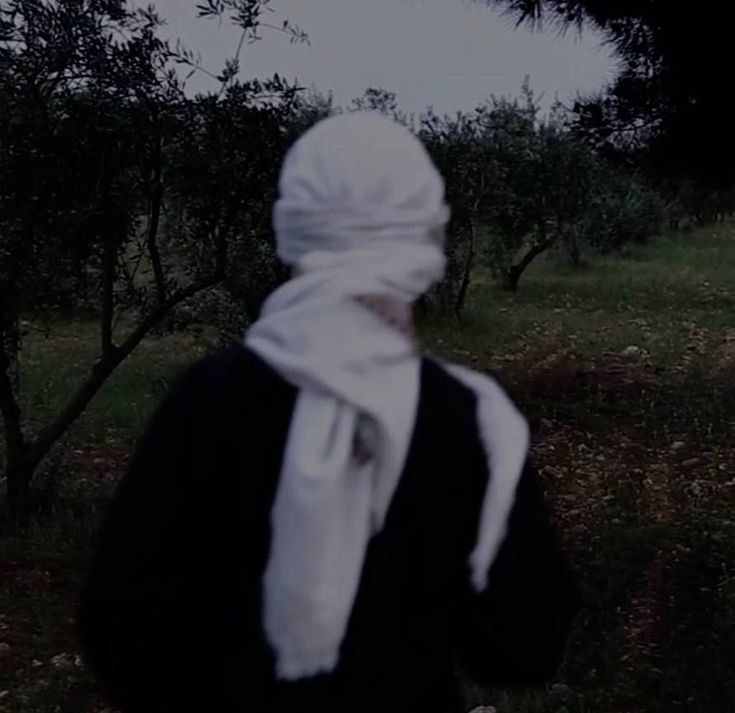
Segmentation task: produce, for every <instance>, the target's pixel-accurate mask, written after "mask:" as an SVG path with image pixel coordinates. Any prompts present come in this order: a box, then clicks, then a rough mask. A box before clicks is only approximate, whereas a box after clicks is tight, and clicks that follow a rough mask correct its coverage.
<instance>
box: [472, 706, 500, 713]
mask: <svg viewBox="0 0 735 713" xmlns="http://www.w3.org/2000/svg"><path fill="white" fill-rule="evenodd" d="M471 713H498V709H497V708H496V707H495V706H478V707H477V708H473V709H472V712H471Z"/></svg>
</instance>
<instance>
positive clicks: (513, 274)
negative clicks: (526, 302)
mask: <svg viewBox="0 0 735 713" xmlns="http://www.w3.org/2000/svg"><path fill="white" fill-rule="evenodd" d="M553 244H554V238H550V239H548V240H545V241H544V242H542V243H536V244H535V245H532V246H531V247H530V248H529V250H528V252H527V253H526V254H525V255H524V256H523V257H522V258H521V259H520V261H519V262H517V263H515V264H514V265H511V266H510V267H509V268H508V270H507V271H506V273H505V283H504V287H505V289H506V290H509V291H510V292H517V291H518V283H519V282H520V280H521V275H522V274H523V273H524V272H525V271H526V268H527V267H528V266H529V265H530V264H531V263H532V262H533V261H534V259H535V258H536V257H538V256H539V255H540V254H541V253H543V252H545V251H546V250H548V249H549V248H550V247H551V246H552V245H553Z"/></svg>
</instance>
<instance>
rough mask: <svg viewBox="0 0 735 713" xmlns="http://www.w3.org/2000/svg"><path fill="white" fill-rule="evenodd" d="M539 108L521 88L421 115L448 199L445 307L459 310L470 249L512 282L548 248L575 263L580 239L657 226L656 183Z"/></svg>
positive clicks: (612, 239)
mask: <svg viewBox="0 0 735 713" xmlns="http://www.w3.org/2000/svg"><path fill="white" fill-rule="evenodd" d="M538 114H539V110H538V106H537V104H536V102H535V100H534V97H533V95H532V93H531V92H530V91H529V89H528V88H527V87H524V90H523V94H522V98H521V100H516V101H511V100H508V99H497V98H491V100H490V101H489V102H487V103H486V104H484V105H481V106H480V107H478V108H477V109H475V111H474V112H470V113H458V114H457V115H456V116H453V117H447V116H444V117H439V116H437V115H435V114H433V113H431V112H429V113H428V114H426V115H425V116H423V117H422V119H421V130H420V136H421V138H422V139H423V140H424V142H425V143H426V145H427V147H428V148H429V151H430V152H431V154H432V156H433V158H434V161H435V162H436V164H437V166H438V167H439V169H440V171H441V172H442V174H443V175H444V176H445V178H446V182H447V197H448V200H449V202H450V204H451V206H452V222H451V224H450V226H449V234H448V240H447V252H448V256H449V267H448V271H447V279H446V281H445V283H444V284H443V285H442V286H440V289H439V292H438V295H439V303H440V305H442V306H444V307H445V308H447V307H453V308H454V310H455V312H460V311H461V307H462V305H463V303H464V300H465V296H466V291H467V284H468V281H469V277H470V272H471V270H472V265H473V263H474V262H475V257H476V254H481V255H482V256H483V257H484V261H485V263H486V265H487V266H488V267H489V268H490V270H491V271H492V272H493V273H494V274H495V275H496V276H497V277H498V278H500V279H501V281H502V282H503V283H504V284H505V285H506V287H508V288H509V289H511V290H515V289H517V287H518V282H519V280H520V277H521V275H522V274H523V273H524V271H525V270H526V269H527V268H528V266H529V265H530V264H531V262H532V261H533V260H534V259H535V258H536V257H537V256H538V255H541V254H542V253H544V252H546V251H548V250H550V249H551V248H557V249H563V250H565V251H566V252H567V253H568V255H569V257H570V259H571V261H572V263H573V264H575V265H578V264H580V262H581V254H582V250H583V249H585V248H592V249H593V250H599V251H603V252H606V251H609V250H611V249H620V248H621V247H622V246H623V245H624V244H626V243H628V242H631V241H635V242H641V241H643V240H645V239H646V238H647V237H648V236H650V235H651V234H653V233H655V232H656V231H657V230H658V229H659V227H660V224H661V222H662V213H663V207H662V204H661V201H660V199H659V198H658V196H657V194H656V193H655V192H654V191H653V190H651V189H650V188H647V187H646V186H645V185H644V184H643V183H642V182H641V181H638V180H636V179H635V178H634V177H632V176H631V175H630V174H629V173H626V172H623V171H622V170H620V169H617V168H615V167H613V166H612V165H611V164H610V163H609V162H608V161H607V160H605V159H604V158H603V157H601V156H600V155H599V154H598V153H597V152H596V151H595V150H594V149H593V148H592V147H591V146H590V145H589V144H587V143H585V142H583V141H581V140H579V139H578V138H577V137H576V135H575V134H574V133H573V132H572V131H571V130H570V129H569V126H568V120H567V116H566V115H565V113H564V112H563V110H562V109H561V108H560V107H555V109H554V110H553V111H552V113H551V114H550V116H549V117H548V118H546V119H544V120H539V118H538ZM478 237H479V238H480V239H478Z"/></svg>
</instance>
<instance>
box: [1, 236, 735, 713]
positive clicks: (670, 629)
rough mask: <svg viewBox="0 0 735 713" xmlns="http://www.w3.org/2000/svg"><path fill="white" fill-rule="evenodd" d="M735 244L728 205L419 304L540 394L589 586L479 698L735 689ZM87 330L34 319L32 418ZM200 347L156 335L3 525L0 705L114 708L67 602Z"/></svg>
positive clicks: (550, 462)
mask: <svg viewBox="0 0 735 713" xmlns="http://www.w3.org/2000/svg"><path fill="white" fill-rule="evenodd" d="M733 265H735V226H734V225H732V224H725V225H722V226H717V227H714V228H706V229H703V230H699V231H696V232H693V233H690V234H676V235H671V236H667V237H665V238H661V239H660V240H657V241H656V242H654V243H652V244H651V245H647V246H641V247H639V248H637V249H636V250H634V251H633V252H632V253H631V254H629V255H628V256H627V257H626V258H625V259H621V258H619V257H614V258H609V259H596V260H594V261H593V262H592V263H591V264H590V265H589V266H588V267H586V268H582V269H572V268H570V267H567V266H564V265H560V264H559V261H558V259H557V258H555V257H553V256H552V257H551V258H549V259H547V260H543V261H539V262H537V263H536V264H534V265H532V267H531V268H530V269H529V271H528V274H527V275H525V276H524V278H523V280H522V282H521V286H520V290H519V292H518V293H516V294H510V293H507V292H504V291H502V290H500V289H498V288H497V287H495V285H494V284H493V283H492V281H491V280H489V279H488V278H487V276H485V275H482V274H478V275H477V279H476V281H475V284H474V286H473V289H472V292H471V295H470V302H469V306H468V312H467V315H466V316H465V318H464V319H463V321H462V322H461V323H458V322H457V321H456V320H436V319H435V320H433V321H431V322H430V323H428V324H425V325H423V332H424V336H425V341H426V343H427V346H428V348H429V349H430V350H431V351H432V352H434V353H437V354H439V355H441V356H443V357H445V358H448V359H451V360H455V361H462V362H465V363H468V364H471V365H474V366H476V367H478V368H483V369H494V370H497V371H498V372H499V373H500V375H501V378H502V379H503V381H504V382H505V383H506V384H507V385H508V388H509V389H510V391H511V392H512V394H513V395H514V396H515V398H516V399H517V401H518V402H519V403H520V404H521V405H522V407H523V409H524V410H525V412H526V413H527V414H528V416H529V419H530V421H531V424H532V429H533V432H534V460H535V462H536V464H537V466H538V469H539V472H540V474H541V477H542V478H543V481H544V483H545V485H546V492H547V496H548V501H549V504H550V507H551V510H552V513H553V517H554V520H555V522H556V524H557V526H558V530H559V533H560V537H561V539H562V540H563V543H564V545H565V548H566V550H567V552H568V553H569V558H570V561H571V562H572V565H573V567H574V568H575V571H576V572H577V576H578V579H579V582H580V586H581V587H582V590H583V594H584V597H585V606H584V608H583V611H582V613H581V615H580V617H579V619H578V621H577V624H576V626H575V630H574V632H573V634H572V637H571V640H570V645H569V652H568V656H567V660H566V662H565V664H564V666H563V668H562V670H561V671H560V673H559V678H558V680H557V681H555V682H554V684H553V685H552V686H549V687H548V688H546V689H543V690H539V691H530V692H524V693H513V692H508V691H485V690H481V689H477V688H474V687H468V697H467V706H468V708H469V707H472V706H475V705H480V704H483V705H492V706H494V707H495V708H496V709H497V711H498V713H565V712H566V713H659V712H661V713H663V712H664V711H666V713H671V712H672V711H682V712H684V711H686V713H699V712H700V711H701V713H705V712H706V713H731V711H732V710H733V709H735V613H733V612H735V565H733V562H735V515H734V514H733V513H735V447H734V446H733V435H734V434H735V282H734V281H733V279H732V266H733ZM95 341H96V337H95V335H94V334H93V333H92V332H91V331H90V326H89V325H87V324H64V325H59V326H58V327H57V328H56V329H54V330H52V332H51V334H50V335H49V336H48V337H42V336H33V337H32V338H30V339H29V341H28V343H27V347H26V349H25V351H24V353H23V370H22V373H21V383H22V386H23V391H24V403H23V405H24V410H25V412H26V413H27V414H29V415H30V417H31V420H32V423H31V425H32V426H34V427H35V426H37V425H39V424H41V423H43V422H44V420H45V419H47V418H48V417H49V416H50V415H51V414H52V413H53V412H54V411H55V410H56V409H57V408H58V407H59V405H60V404H61V403H62V402H63V401H64V399H65V398H67V396H68V394H69V393H70V390H71V388H72V387H73V384H74V382H75V381H76V380H77V379H79V378H80V377H81V376H83V374H84V371H85V369H87V368H88V365H89V364H90V363H91V361H92V360H93V358H94V352H95ZM628 347H637V348H638V349H637V350H633V351H632V352H631V350H627V348H628ZM626 350H627V351H626ZM203 351H204V349H203V347H202V346H201V345H200V344H198V343H197V342H196V340H194V339H193V338H190V337H188V336H186V335H181V334H179V335H172V336H168V337H165V338H162V339H152V340H149V341H148V342H146V343H145V344H143V345H142V346H141V348H140V350H139V351H138V352H136V354H135V355H134V356H133V357H131V358H130V359H129V360H128V361H127V362H126V363H125V364H124V365H123V366H122V367H121V368H120V370H119V371H118V372H117V373H116V374H115V376H114V377H113V378H112V379H111V380H110V382H109V383H108V384H106V386H105V387H104V389H103V390H102V391H101V392H100V394H99V395H98V396H97V398H96V399H95V400H94V402H93V403H92V404H91V405H90V408H89V409H88V411H87V413H86V414H85V415H84V417H83V418H82V419H81V420H80V422H79V423H78V424H77V425H76V426H75V428H74V429H73V432H72V433H71V434H70V435H69V437H68V438H67V439H66V440H65V442H64V443H63V444H62V445H61V446H60V447H59V448H58V449H57V451H56V452H55V454H54V455H53V457H52V458H51V459H50V460H49V462H48V463H47V464H46V466H45V470H44V472H43V473H42V474H41V478H40V479H39V486H40V490H41V492H42V494H43V493H45V498H46V501H47V502H48V503H49V504H50V505H49V507H48V508H47V509H46V516H45V518H43V519H42V520H40V521H39V523H38V524H37V525H36V526H35V528H34V529H33V530H32V531H31V532H30V533H29V534H27V535H26V536H25V537H24V538H23V539H10V538H6V539H5V540H4V541H3V542H2V550H1V553H0V644H2V643H5V644H7V645H8V646H9V655H8V653H7V649H6V653H5V654H3V653H2V651H3V647H2V646H0V711H3V713H5V712H6V711H7V712H8V713H21V711H22V713H52V711H53V712H55V713H57V712H61V713H72V712H74V713H93V712H94V713H97V712H98V711H101V710H102V709H103V707H104V706H103V703H102V702H101V701H100V700H99V698H98V696H97V695H96V693H95V690H94V686H93V684H92V683H91V682H90V681H89V679H88V678H87V676H86V674H85V673H84V671H83V669H82V668H81V667H80V666H79V665H78V663H79V662H78V661H77V660H76V659H75V656H76V652H77V649H76V644H75V640H74V635H73V626H72V624H71V622H70V620H69V612H70V611H71V609H72V607H73V604H74V600H75V596H76V592H77V588H78V583H79V580H80V577H81V576H82V571H83V563H84V561H85V557H86V553H87V551H88V542H89V538H90V534H91V532H92V531H93V529H94V525H95V522H96V519H97V511H98V510H99V509H100V508H101V507H103V504H102V500H103V498H104V496H105V494H106V492H107V491H108V490H109V487H110V485H112V484H113V483H114V481H115V480H116V479H117V477H118V476H119V474H120V472H121V470H122V468H123V467H124V464H125V462H126V460H127V457H128V453H129V451H130V447H131V445H132V444H133V443H134V442H135V440H136V439H137V437H138V435H139V434H140V431H141V428H142V427H143V425H144V423H145V422H146V420H147V418H148V416H149V414H150V412H151V409H152V408H153V407H154V405H155V403H156V402H157V400H158V398H159V397H160V395H161V394H162V392H163V391H164V390H165V389H166V387H167V384H168V383H170V380H171V378H172V376H173V374H175V373H176V372H177V371H178V370H179V369H181V368H182V367H183V366H185V365H186V364H187V363H189V362H191V361H192V360H193V359H195V358H197V357H198V356H199V355H200V354H202V353H203ZM489 645H492V642H489Z"/></svg>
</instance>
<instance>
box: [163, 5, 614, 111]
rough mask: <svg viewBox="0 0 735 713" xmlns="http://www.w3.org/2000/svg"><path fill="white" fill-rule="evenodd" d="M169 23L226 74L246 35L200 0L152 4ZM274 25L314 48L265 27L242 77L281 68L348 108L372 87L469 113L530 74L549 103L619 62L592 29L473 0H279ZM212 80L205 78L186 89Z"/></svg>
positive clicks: (592, 85)
mask: <svg viewBox="0 0 735 713" xmlns="http://www.w3.org/2000/svg"><path fill="white" fill-rule="evenodd" d="M155 5H156V7H157V9H158V11H159V14H160V15H161V16H163V17H164V18H166V19H167V21H168V26H167V28H166V30H165V34H167V35H168V36H171V37H180V38H181V39H182V41H183V42H184V44H185V45H186V46H188V47H189V48H191V49H194V50H197V51H199V52H201V55H202V58H203V64H204V65H205V66H206V67H207V68H208V69H211V70H212V71H215V72H218V71H220V70H221V68H222V66H223V63H224V59H225V58H226V57H227V56H228V55H232V54H233V53H234V51H235V48H236V46H237V41H238V39H239V32H238V31H237V29H236V28H233V27H229V26H227V25H223V26H218V23H217V22H216V21H212V20H207V21H205V20H200V19H197V18H196V9H195V6H196V0H155ZM272 8H273V10H274V12H273V13H269V14H268V15H269V16H268V21H269V22H272V23H273V24H277V25H280V24H281V23H282V22H283V20H285V19H289V20H291V21H292V22H294V23H296V24H298V25H300V26H301V27H302V28H303V29H304V30H305V31H306V32H307V33H308V35H309V39H310V44H309V45H292V44H289V41H288V38H287V37H286V36H284V35H283V34H281V33H279V32H274V31H268V30H265V31H264V32H263V34H264V38H263V40H261V41H260V42H257V43H255V44H253V45H249V46H246V48H245V49H244V51H243V54H242V67H243V75H244V76H245V77H248V76H250V77H265V76H269V75H272V74H273V73H275V72H277V73H278V74H280V75H282V76H284V77H286V78H288V79H291V80H293V79H298V80H299V82H300V83H301V84H302V85H306V86H310V85H316V86H317V87H318V88H319V89H320V90H322V91H328V90H331V91H333V92H334V97H335V100H336V103H337V104H346V103H348V102H349V100H350V99H352V98H353V97H355V96H357V95H359V94H361V93H362V92H363V90H364V89H365V88H367V87H369V86H381V87H383V88H385V89H389V90H391V91H394V92H395V93H396V94H397V96H398V101H399V104H400V106H401V108H402V109H403V110H404V111H408V112H414V111H415V112H421V111H423V110H424V109H425V108H426V107H427V106H429V105H431V106H433V107H434V109H435V110H436V111H438V112H440V113H443V112H453V111H455V110H457V109H471V108H472V107H474V106H476V105H477V104H478V103H480V102H481V101H483V99H484V98H486V97H488V96H489V95H490V94H496V95H517V94H518V92H519V89H520V87H521V84H522V82H523V80H524V77H526V76H527V75H528V76H529V77H530V81H531V87H532V88H533V89H534V91H535V92H536V93H537V95H543V97H544V99H543V104H544V105H545V106H548V104H549V103H550V102H551V101H553V99H554V98H555V97H556V96H558V97H559V98H560V99H562V100H565V99H569V98H571V97H573V96H574V95H575V94H576V93H577V92H579V91H582V92H584V91H590V90H595V89H599V88H600V87H601V86H602V85H603V84H605V83H606V82H607V81H609V80H610V79H611V78H612V73H613V64H612V60H611V58H610V55H609V53H608V51H607V50H606V49H605V48H603V47H602V46H601V45H602V43H601V39H600V38H599V37H598V36H597V35H595V34H594V33H593V32H591V31H590V32H585V33H584V34H583V35H582V36H581V37H579V35H577V34H576V33H574V32H570V33H568V34H567V35H566V36H562V37H560V36H558V35H557V34H556V33H555V32H549V33H547V34H539V33H531V32H529V31H528V30H526V29H515V28H514V26H513V23H512V22H511V21H510V20H509V19H508V18H507V17H504V16H503V15H501V14H499V13H497V12H495V11H491V10H489V9H488V8H487V7H485V6H483V5H481V4H475V3H472V2H471V1H468V0H272ZM210 86H211V80H208V79H207V78H206V77H205V76H203V75H198V76H197V77H194V78H192V79H190V80H189V88H190V89H192V90H202V89H206V88H208V87H210Z"/></svg>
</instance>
